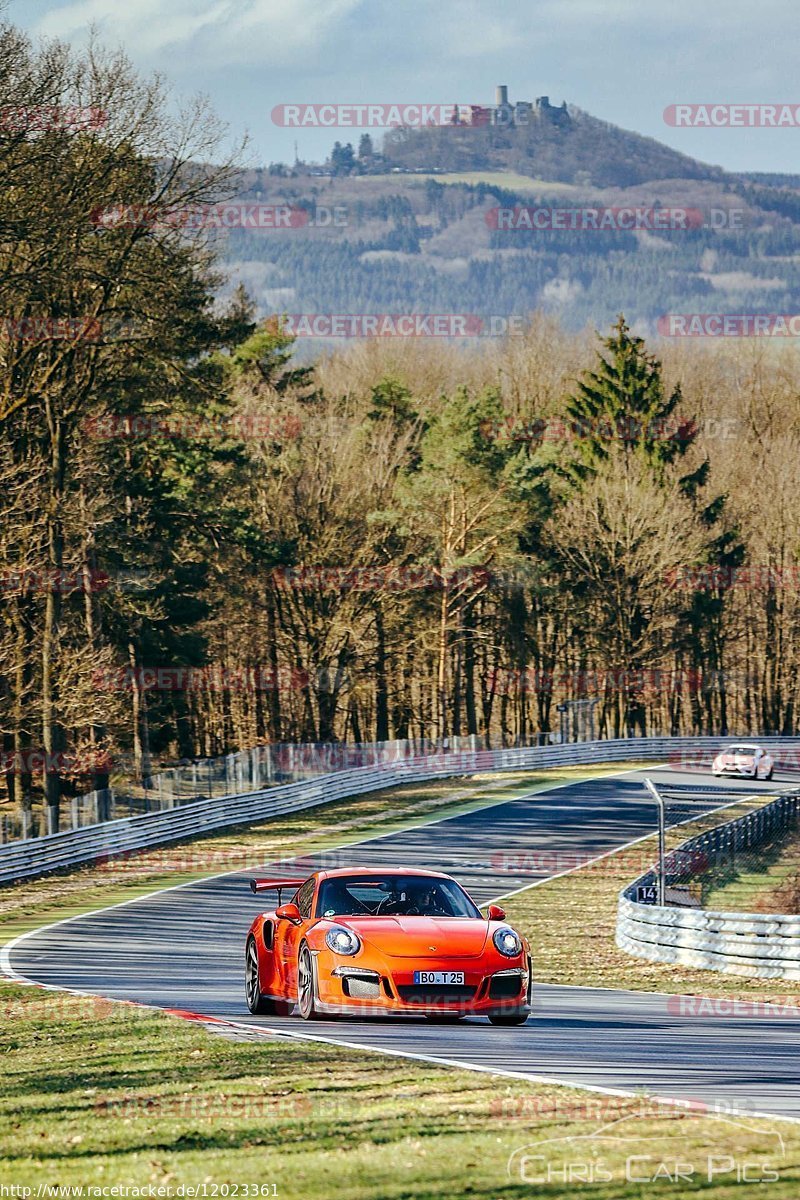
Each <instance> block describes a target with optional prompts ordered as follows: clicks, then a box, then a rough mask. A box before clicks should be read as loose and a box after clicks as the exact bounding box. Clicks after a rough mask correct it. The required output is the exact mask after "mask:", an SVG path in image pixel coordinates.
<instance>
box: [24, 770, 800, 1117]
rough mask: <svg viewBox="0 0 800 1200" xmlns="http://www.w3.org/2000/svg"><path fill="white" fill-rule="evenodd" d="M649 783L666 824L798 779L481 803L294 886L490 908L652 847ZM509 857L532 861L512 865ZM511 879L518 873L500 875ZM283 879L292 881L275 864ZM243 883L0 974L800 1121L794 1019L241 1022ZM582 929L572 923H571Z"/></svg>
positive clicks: (340, 859) (641, 1012)
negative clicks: (548, 881) (628, 851)
mask: <svg viewBox="0 0 800 1200" xmlns="http://www.w3.org/2000/svg"><path fill="white" fill-rule="evenodd" d="M646 774H647V775H649V776H650V777H651V778H653V779H654V780H655V781H656V782H657V783H662V784H665V785H668V786H672V787H675V786H676V785H677V787H679V788H681V787H683V788H698V789H700V793H699V797H698V798H697V799H693V800H690V799H688V797H687V799H686V800H685V802H682V803H680V804H675V805H671V806H670V820H671V822H674V821H676V820H681V819H686V818H687V817H689V816H690V815H691V814H693V813H696V812H699V811H703V810H706V809H708V808H711V807H715V806H717V805H719V804H720V803H725V802H728V801H729V800H730V799H731V798H732V797H731V795H730V792H731V789H734V790H735V791H736V792H738V791H741V793H742V794H744V795H747V794H751V793H752V792H754V791H756V790H758V791H762V790H765V791H778V790H781V787H784V788H785V787H786V786H787V785H796V782H797V781H796V778H790V777H789V776H788V775H786V774H781V773H777V774H776V778H775V779H774V780H773V782H772V784H765V783H759V784H753V783H751V782H749V781H748V782H746V783H740V782H738V781H737V782H726V781H716V780H713V779H712V778H711V777H710V776H708V775H701V774H697V773H691V774H690V773H687V772H681V771H678V770H671V769H668V768H663V769H653V770H650V771H647V772H645V771H635V772H621V773H619V774H617V775H613V776H610V775H607V776H604V777H598V778H595V779H592V780H589V781H585V782H582V783H575V784H571V785H568V786H562V787H559V788H555V789H553V790H550V791H546V792H538V793H532V794H530V795H529V796H525V797H523V798H520V799H516V800H511V801H505V802H501V803H497V801H494V802H492V801H490V800H487V805H488V807H486V808H480V809H473V810H472V811H470V812H466V813H463V814H461V815H456V816H451V817H448V818H445V819H444V820H439V821H433V822H431V823H428V824H424V825H419V826H417V827H415V828H413V829H409V830H404V831H400V832H394V833H391V834H387V835H383V836H380V837H377V838H372V839H369V840H367V841H363V842H360V843H358V844H355V845H352V846H350V847H346V848H342V849H340V850H337V851H333V852H330V851H329V852H326V853H324V854H322V855H320V856H318V857H317V858H316V859H314V858H313V857H312V858H308V859H303V865H304V866H305V870H306V873H308V872H309V871H310V870H311V869H313V866H314V865H320V866H332V865H341V866H346V865H353V866H359V865H362V866H365V865H368V864H369V865H378V866H380V865H388V864H393V865H408V866H417V867H428V868H431V869H439V870H444V871H447V872H449V873H450V874H453V875H454V876H455V877H456V878H457V879H459V880H460V881H461V882H462V883H463V884H464V885H465V886H466V887H467V888H468V889H469V891H470V892H471V893H472V895H473V896H474V897H475V898H476V899H477V900H478V901H479V902H481V903H485V902H486V901H487V900H489V899H492V898H497V897H500V896H502V895H506V894H508V893H509V892H511V891H513V890H515V889H516V888H519V887H522V886H524V885H526V884H529V883H532V882H535V881H536V880H538V879H544V878H548V877H550V876H551V875H552V874H554V873H559V870H564V869H568V868H569V867H570V866H571V865H573V863H575V862H576V861H577V860H578V859H579V860H580V861H584V860H585V859H586V858H590V857H594V856H598V855H602V854H603V853H605V852H607V851H609V850H612V849H615V848H617V847H619V846H621V845H624V844H627V843H628V842H631V841H633V840H635V839H637V838H639V837H642V836H644V835H646V834H648V833H651V832H652V831H653V828H654V821H655V812H654V806H653V803H652V801H651V800H650V799H649V797H648V796H647V794H646V792H645V790H644V788H643V785H642V780H643V778H644V776H645V775H646ZM723 792H724V794H723ZM521 852H522V853H524V854H525V855H526V856H530V857H526V858H525V859H524V860H522V861H521V862H520V860H519V858H518V856H519V854H520V853H521ZM508 856H511V857H508ZM576 856H578V859H576ZM274 865H275V864H265V868H264V869H265V870H266V871H267V872H270V871H271V869H272V868H273V867H274ZM509 865H510V866H511V867H512V868H513V869H510V870H507V869H505V868H506V866H509ZM281 871H282V872H284V873H285V872H287V871H288V873H289V874H292V875H294V874H296V873H297V872H296V870H295V869H291V868H290V867H287V864H286V862H284V865H283V867H282V868H281ZM253 873H254V872H252V871H250V872H247V873H241V872H240V873H236V874H228V875H223V876H219V877H216V878H211V879H206V880H203V881H201V882H198V883H192V884H189V885H182V886H179V887H176V888H172V889H168V890H166V891H161V892H156V893H154V894H152V895H150V896H146V897H144V898H142V899H139V900H135V901H129V902H127V903H125V904H123V905H118V906H116V907H114V908H110V909H106V910H105V911H100V912H96V913H89V914H86V915H85V916H82V917H78V918H73V919H71V920H68V921H65V922H62V923H59V924H56V925H51V926H49V927H47V928H44V929H42V930H37V931H35V932H34V933H32V934H27V935H25V936H24V937H23V938H21V939H17V941H16V942H14V943H12V944H11V945H10V946H9V947H7V948H6V951H5V952H4V954H3V957H2V960H1V961H2V963H3V967H4V970H5V971H6V972H7V973H10V974H12V975H14V976H16V977H24V978H25V979H27V980H29V981H35V982H37V983H40V984H44V985H46V986H50V987H56V988H64V989H71V990H76V991H80V992H86V993H91V994H93V995H100V996H106V997H110V998H114V999H126V1000H133V1001H137V1002H140V1003H145V1004H150V1005H154V1006H157V1007H161V1008H171V1009H180V1010H188V1011H190V1012H194V1013H200V1014H203V1015H204V1016H207V1017H210V1018H216V1019H221V1020H223V1021H226V1022H235V1023H238V1024H240V1025H241V1026H242V1028H243V1029H244V1027H246V1028H247V1029H249V1030H260V1029H263V1031H264V1032H265V1033H267V1032H268V1031H274V1032H277V1033H279V1034H282V1035H286V1036H294V1037H297V1036H302V1037H304V1038H305V1037H312V1038H315V1039H321V1040H324V1041H329V1042H334V1043H337V1044H340V1045H349V1046H360V1047H364V1048H366V1049H370V1050H375V1051H382V1052H384V1053H390V1054H400V1055H404V1056H405V1055H407V1056H410V1057H422V1058H424V1059H425V1060H427V1061H437V1062H443V1063H451V1064H455V1065H459V1066H462V1067H468V1068H471V1069H474V1070H484V1071H491V1072H493V1073H499V1074H506V1075H510V1076H516V1077H523V1078H531V1079H548V1080H551V1081H553V1082H561V1083H566V1084H572V1085H578V1086H581V1087H589V1088H593V1089H601V1090H612V1091H617V1090H620V1091H625V1092H637V1093H641V1092H644V1091H646V1092H647V1093H648V1094H650V1095H652V1096H654V1097H661V1098H673V1099H680V1100H691V1101H702V1102H705V1103H707V1104H709V1105H711V1106H714V1107H717V1106H728V1107H734V1106H735V1107H736V1108H738V1109H739V1110H740V1111H747V1112H751V1113H755V1112H760V1113H769V1114H773V1115H776V1116H783V1117H789V1118H794V1119H800V1012H798V1017H797V1019H795V1018H794V1017H793V1016H790V1017H786V1016H784V1017H779V1018H773V1019H771V1020H766V1019H755V1018H752V1017H739V1018H736V1017H733V1018H732V1017H726V1016H710V1015H694V1016H683V1015H678V1014H676V1013H675V1011H674V1005H675V1002H674V1001H673V1004H672V1005H670V1004H669V998H668V996H667V995H659V994H654V993H645V992H630V991H612V990H603V989H597V988H592V987H585V988H584V987H581V988H575V987H561V986H551V985H539V986H538V987H535V998H534V1011H533V1014H532V1016H531V1018H530V1019H529V1021H528V1023H527V1024H526V1025H525V1026H522V1027H518V1028H505V1027H493V1026H491V1025H489V1024H488V1022H487V1021H486V1020H485V1019H478V1018H475V1019H468V1020H466V1021H462V1022H460V1023H459V1024H456V1025H444V1026H443V1025H434V1024H430V1023H429V1022H427V1021H425V1020H424V1019H421V1018H409V1019H397V1018H394V1019H383V1020H378V1019H371V1020H347V1021H342V1020H335V1021H334V1020H327V1021H326V1020H323V1021H316V1022H309V1023H306V1022H302V1021H301V1020H300V1019H299V1018H298V1017H287V1018H277V1017H261V1018H259V1017H253V1016H251V1015H250V1014H249V1013H248V1011H247V1009H246V1006H245V1003H244V995H243V969H242V959H243V947H244V937H245V933H246V931H247V928H248V926H249V924H250V921H251V920H252V918H253V916H254V915H255V914H256V913H257V912H258V911H259V910H260V909H261V908H263V904H264V902H263V900H260V899H259V898H258V897H256V896H253V895H252V894H251V893H250V891H249V888H248V886H247V880H248V879H249V878H250V877H251V876H252V874H253ZM632 873H635V868H634V869H633V872H632ZM581 919H582V914H581V913H580V912H577V911H576V913H575V922H576V924H578V923H579V922H580V921H581ZM534 950H535V948H534ZM534 978H535V958H534ZM587 982H589V981H587ZM664 986H665V987H666V988H668V987H669V969H668V968H664Z"/></svg>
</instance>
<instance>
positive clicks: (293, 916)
mask: <svg viewBox="0 0 800 1200" xmlns="http://www.w3.org/2000/svg"><path fill="white" fill-rule="evenodd" d="M275 916H276V917H277V918H278V920H279V921H293V922H295V923H296V924H299V922H300V921H302V919H303V918H302V917H301V916H300V909H299V908H298V907H297V905H296V904H293V903H292V902H291V901H289V903H288V904H281V905H280V907H279V908H276V909H275Z"/></svg>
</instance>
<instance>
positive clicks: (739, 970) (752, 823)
mask: <svg viewBox="0 0 800 1200" xmlns="http://www.w3.org/2000/svg"><path fill="white" fill-rule="evenodd" d="M799 812H800V792H798V791H792V792H787V793H784V794H782V795H780V796H778V797H776V799H775V800H773V801H772V802H771V803H769V804H766V805H764V806H763V808H759V809H757V810H756V811H755V812H751V813H748V814H747V815H746V816H743V817H738V818H737V819H736V820H733V821H727V822H725V824H723V825H718V826H717V827H716V828H715V829H710V830H707V831H706V832H705V833H702V834H699V835H698V836H697V837H694V838H689V839H688V841H685V842H683V843H681V845H680V846H678V847H677V848H676V849H675V850H673V851H672V852H671V853H670V854H668V855H667V858H666V875H667V878H666V883H667V886H668V887H669V885H670V884H671V883H675V882H678V881H682V880H687V879H689V880H690V879H692V878H696V877H697V876H698V875H700V874H702V873H703V871H705V870H706V869H707V867H708V866H709V865H710V864H712V863H714V862H718V861H719V860H720V858H722V857H723V856H726V855H731V854H733V855H735V854H736V853H737V851H738V852H742V851H746V850H750V849H752V848H754V847H756V846H760V845H764V844H765V843H767V842H769V841H770V840H771V839H772V838H773V837H774V836H775V835H776V834H780V833H782V832H784V831H786V830H787V829H790V828H792V827H793V826H795V827H796V825H797V818H798V813H799ZM656 878H657V872H656V871H655V870H653V871H648V872H647V873H646V874H644V875H641V876H640V877H639V878H638V879H636V880H634V882H633V883H631V884H630V885H629V886H628V887H626V888H625V889H624V890H623V891H622V892H621V893H620V897H619V901H618V906H617V934H616V941H617V945H618V946H619V948H620V949H621V950H624V951H626V952H627V953H628V954H632V955H635V956H636V957H638V958H646V959H648V960H649V961H651V962H661V963H671V964H681V965H682V966H686V967H699V968H700V969H703V970H711V971H724V972H726V973H728V974H732V975H747V976H754V977H757V978H761V979H800V915H797V916H780V915H775V914H772V913H746V912H714V911H711V910H707V909H699V908H682V907H672V906H670V905H659V904H646V903H641V902H639V901H638V900H637V893H638V889H639V888H640V887H647V886H648V885H653V884H655V882H656Z"/></svg>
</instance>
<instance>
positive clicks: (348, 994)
mask: <svg viewBox="0 0 800 1200" xmlns="http://www.w3.org/2000/svg"><path fill="white" fill-rule="evenodd" d="M250 886H251V889H252V890H253V891H254V892H255V893H261V892H268V891H273V890H275V891H277V892H278V906H277V908H275V909H274V910H272V911H269V912H264V913H261V914H260V915H259V916H257V917H256V918H255V920H254V921H253V923H252V925H251V927H250V930H249V932H248V934H247V942H246V949H245V994H246V998H247V1005H248V1008H249V1009H250V1011H251V1012H252V1013H271V1014H277V1015H288V1013H289V1012H291V1010H292V1008H293V1006H294V1005H295V1004H297V1007H298V1010H299V1013H300V1016H301V1017H303V1018H304V1019H305V1020H313V1019H314V1018H316V1017H320V1016H325V1015H327V1014H350V1015H353V1016H355V1015H361V1016H366V1015H369V1014H382V1015H387V1014H406V1015H407V1014H410V1013H417V1014H422V1015H424V1016H426V1017H428V1018H429V1019H430V1020H444V1021H446V1020H458V1019H460V1018H461V1017H464V1016H467V1015H473V1016H474V1015H479V1016H481V1015H482V1016H486V1017H488V1018H489V1020H490V1021H491V1022H492V1023H493V1024H495V1025H521V1024H523V1023H524V1022H525V1021H526V1020H527V1017H528V1013H529V1011H530V994H531V960H530V948H529V946H528V943H527V942H526V940H525V939H524V938H523V937H521V936H520V935H519V934H518V933H517V932H516V931H515V930H514V929H512V928H511V926H510V925H509V924H508V923H507V922H506V920H505V913H504V912H503V910H502V909H501V908H499V907H498V906H497V905H490V906H489V909H488V916H487V917H484V916H482V915H481V912H480V910H479V909H478V907H477V905H476V904H475V903H474V902H473V900H472V899H471V898H470V896H469V895H468V894H467V892H465V891H464V889H463V888H462V887H461V885H460V884H458V883H457V882H456V881H455V879H452V878H451V877H450V876H449V875H443V874H437V873H434V872H430V871H416V870H405V869H397V870H394V869H391V870H385V869H377V868H376V869H371V870H365V869H362V868H353V869H340V870H335V871H316V872H314V874H312V875H310V876H309V877H308V879H306V880H305V881H302V882H301V881H299V880H296V879H254V880H252V881H251V884H250ZM288 888H291V889H292V890H293V893H294V894H293V896H292V899H291V900H290V901H289V902H288V903H286V904H282V903H281V891H282V890H284V889H288Z"/></svg>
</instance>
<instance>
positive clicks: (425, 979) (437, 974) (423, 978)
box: [414, 971, 464, 984]
mask: <svg viewBox="0 0 800 1200" xmlns="http://www.w3.org/2000/svg"><path fill="white" fill-rule="evenodd" d="M463 982H464V972H463V971H415V972H414V983H438V984H447V983H463Z"/></svg>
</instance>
